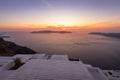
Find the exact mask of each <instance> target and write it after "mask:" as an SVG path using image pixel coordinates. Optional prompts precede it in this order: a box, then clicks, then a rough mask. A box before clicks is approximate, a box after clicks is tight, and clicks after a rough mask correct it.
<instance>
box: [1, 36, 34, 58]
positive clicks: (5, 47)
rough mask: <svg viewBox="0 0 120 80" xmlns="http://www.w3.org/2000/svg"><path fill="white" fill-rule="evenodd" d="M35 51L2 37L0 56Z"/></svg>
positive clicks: (32, 52)
mask: <svg viewBox="0 0 120 80" xmlns="http://www.w3.org/2000/svg"><path fill="white" fill-rule="evenodd" d="M34 53H36V52H35V51H33V50H31V49H29V48H27V47H24V46H20V45H17V44H15V43H13V42H10V41H5V40H4V39H3V38H0V56H12V55H15V54H34Z"/></svg>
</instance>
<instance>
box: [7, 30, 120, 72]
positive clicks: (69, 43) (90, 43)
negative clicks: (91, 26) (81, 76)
mask: <svg viewBox="0 0 120 80" xmlns="http://www.w3.org/2000/svg"><path fill="white" fill-rule="evenodd" d="M89 32H90V31H82V30H74V31H72V33H66V34H60V33H49V34H48V33H38V34H35V33H30V31H19V32H7V35H9V36H10V38H6V40H7V41H12V42H15V43H16V44H18V45H22V46H26V47H28V48H31V49H33V50H35V51H37V52H38V53H40V54H41V53H46V54H49V55H53V54H56V55H64V54H65V55H68V56H69V57H70V58H80V60H82V61H83V63H85V64H91V65H93V66H95V67H100V68H102V69H107V70H109V69H114V70H116V69H119V70H120V39H116V38H111V37H105V36H99V35H91V34H88V33H89Z"/></svg>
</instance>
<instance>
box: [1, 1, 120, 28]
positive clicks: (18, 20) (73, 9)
mask: <svg viewBox="0 0 120 80" xmlns="http://www.w3.org/2000/svg"><path fill="white" fill-rule="evenodd" d="M114 26H117V27H119V26H120V0H0V29H16V28H44V27H81V28H82V27H84V28H85V27H114Z"/></svg>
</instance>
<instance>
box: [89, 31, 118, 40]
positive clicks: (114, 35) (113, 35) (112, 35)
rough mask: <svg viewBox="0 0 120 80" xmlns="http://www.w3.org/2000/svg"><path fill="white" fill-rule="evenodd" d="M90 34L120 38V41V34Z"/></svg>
mask: <svg viewBox="0 0 120 80" xmlns="http://www.w3.org/2000/svg"><path fill="white" fill-rule="evenodd" d="M89 34H92V35H101V36H106V37H113V38H118V39H120V33H103V32H91V33H89Z"/></svg>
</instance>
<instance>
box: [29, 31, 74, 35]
mask: <svg viewBox="0 0 120 80" xmlns="http://www.w3.org/2000/svg"><path fill="white" fill-rule="evenodd" d="M31 33H61V34H62V33H72V32H71V31H65V30H62V31H55V30H41V31H32V32H31Z"/></svg>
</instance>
